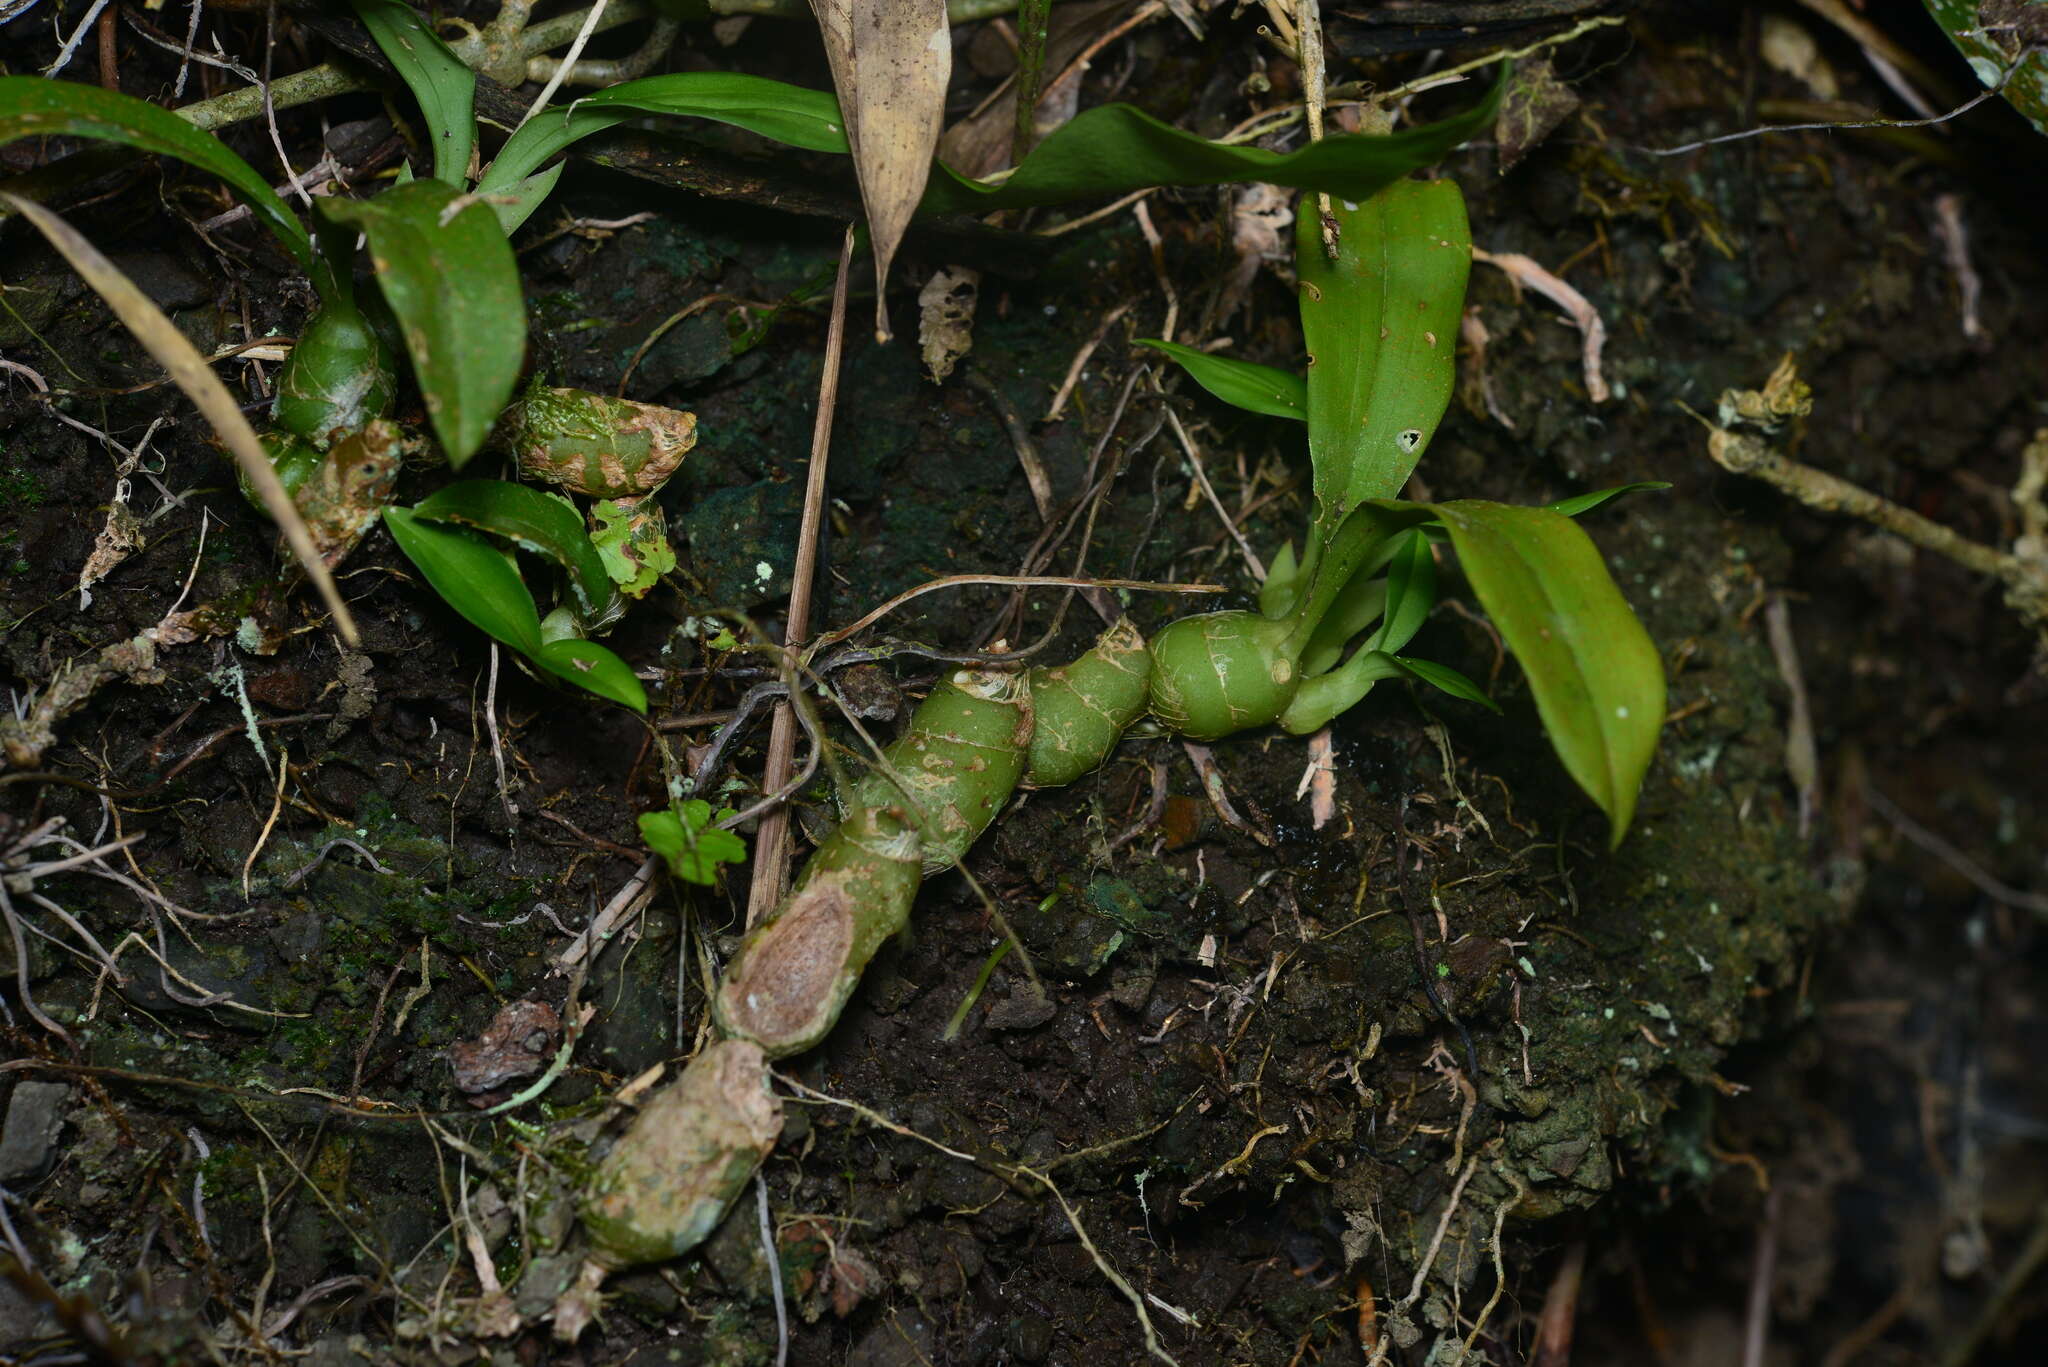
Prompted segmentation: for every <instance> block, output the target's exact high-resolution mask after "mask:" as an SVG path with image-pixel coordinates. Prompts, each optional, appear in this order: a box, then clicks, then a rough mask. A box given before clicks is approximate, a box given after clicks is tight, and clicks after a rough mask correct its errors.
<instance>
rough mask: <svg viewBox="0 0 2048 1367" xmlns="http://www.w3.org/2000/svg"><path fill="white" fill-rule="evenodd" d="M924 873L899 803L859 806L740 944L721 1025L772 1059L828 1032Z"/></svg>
mask: <svg viewBox="0 0 2048 1367" xmlns="http://www.w3.org/2000/svg"><path fill="white" fill-rule="evenodd" d="M923 881H924V858H923V842H922V841H920V840H919V839H918V836H917V832H916V830H915V829H913V828H912V826H911V825H910V822H909V819H908V816H907V814H906V813H905V812H904V810H903V808H902V807H900V806H896V807H856V808H855V809H854V810H853V811H852V812H850V813H849V814H848V815H847V818H846V820H845V821H844V822H842V823H841V824H840V827H839V829H838V830H837V831H835V832H833V834H832V835H831V836H830V837H829V838H828V839H827V840H826V841H825V843H824V844H823V845H820V846H819V847H818V849H817V852H816V853H815V854H813V855H812V856H811V859H810V862H809V863H807V864H806V865H805V866H804V874H803V877H802V879H801V880H799V882H798V884H797V887H796V890H795V891H794V892H793V893H791V895H790V896H789V897H787V898H786V899H784V901H783V903H782V906H781V907H780V908H779V909H778V910H777V911H776V913H775V915H774V916H773V917H772V918H770V919H768V920H766V921H763V922H762V923H761V924H760V925H758V926H756V927H754V929H753V930H752V931H750V932H749V933H748V935H747V938H746V940H745V942H744V943H742V944H741V946H740V952H739V954H738V955H737V956H736V957H735V958H734V960H733V963H732V966H731V967H730V968H729V969H728V970H727V972H726V975H725V981H724V983H723V984H721V985H720V987H719V991H718V996H717V998H716V999H715V1000H714V1001H713V1003H712V1009H713V1013H714V1015H715V1016H716V1018H717V1021H718V1027H719V1029H721V1030H723V1031H724V1032H725V1033H726V1034H728V1035H731V1036H734V1037H736V1038H739V1039H743V1040H748V1041H750V1042H752V1043H754V1044H756V1045H758V1046H760V1048H761V1049H762V1050H763V1051H764V1052H765V1053H766V1054H767V1055H768V1057H770V1058H784V1057H786V1056H788V1055H790V1054H800V1053H802V1052H803V1051H804V1050H806V1049H808V1048H810V1047H811V1046H812V1045H814V1044H816V1043H817V1042H818V1041H819V1040H821V1039H823V1038H824V1037H825V1033H826V1032H827V1031H828V1030H830V1029H831V1028H832V1023H833V1022H834V1021H836V1020H838V1019H839V1013H840V1011H841V1010H843V1009H844V1008H845V1006H846V999H847V998H848V997H850V996H852V995H853V989H854V987H855V986H856V985H857V984H858V983H859V982H860V975H861V974H862V972H863V971H865V970H866V968H867V966H868V961H869V960H870V959H872V958H874V956H875V951H876V950H878V949H880V948H881V947H882V945H883V943H884V942H886V941H887V940H888V938H889V937H890V936H891V935H894V934H895V933H896V932H897V931H899V930H901V929H903V926H904V923H905V922H906V921H908V920H909V919H910V907H911V904H912V903H913V902H915V901H916V900H917V889H918V886H919V885H920V884H921V883H922V882H923Z"/></svg>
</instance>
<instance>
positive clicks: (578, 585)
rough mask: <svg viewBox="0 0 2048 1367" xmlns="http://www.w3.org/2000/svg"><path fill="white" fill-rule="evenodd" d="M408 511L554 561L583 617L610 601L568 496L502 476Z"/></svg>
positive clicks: (467, 483)
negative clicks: (562, 496) (566, 578)
mask: <svg viewBox="0 0 2048 1367" xmlns="http://www.w3.org/2000/svg"><path fill="white" fill-rule="evenodd" d="M412 515H413V516H414V517H417V518H425V519H426V520H427V521H429V522H454V523H458V524H460V525H461V526H464V527H473V528H475V529H476V530H478V531H480V532H489V533H490V534H491V535H493V536H501V537H504V538H505V539H506V540H507V541H510V542H512V543H514V544H515V545H517V546H518V547H519V548H520V549H522V550H528V551H532V552H533V553H534V554H536V555H541V556H545V557H546V558H547V559H549V560H552V561H553V562H554V563H555V564H556V565H557V566H559V567H560V568H561V570H562V571H563V572H564V573H565V574H567V575H568V577H569V587H570V588H571V589H572V590H574V592H575V594H576V601H577V604H578V606H579V607H581V608H582V610H583V614H584V616H586V617H593V616H596V615H597V614H599V613H600V612H602V611H603V610H604V608H605V607H606V606H607V605H608V604H609V603H610V602H611V599H612V579H611V575H610V574H608V573H606V571H605V566H604V558H603V557H602V556H600V555H599V554H598V552H597V547H595V546H593V545H591V544H590V536H589V534H588V533H587V532H586V531H585V530H584V527H583V518H582V517H581V516H580V515H578V513H577V512H576V509H575V507H574V506H573V505H571V504H570V503H569V502H568V500H566V499H562V498H557V497H556V496H555V495H553V494H544V493H542V492H541V491H540V490H538V489H534V488H531V487H529V486H527V485H524V484H513V483H511V482H509V481H507V480H502V479H464V480H457V481H456V482H455V483H453V484H450V485H448V486H447V487H446V488H443V489H440V490H438V491H436V492H435V493H433V494H431V495H429V496H428V497H427V498H426V499H425V500H424V501H423V502H420V503H418V504H415V505H414V507H413V509H412Z"/></svg>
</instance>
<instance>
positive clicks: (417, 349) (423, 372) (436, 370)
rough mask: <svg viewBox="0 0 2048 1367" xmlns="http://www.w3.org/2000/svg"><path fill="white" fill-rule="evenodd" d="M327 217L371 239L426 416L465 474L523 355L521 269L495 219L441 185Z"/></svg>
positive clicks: (333, 204)
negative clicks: (464, 467) (463, 465)
mask: <svg viewBox="0 0 2048 1367" xmlns="http://www.w3.org/2000/svg"><path fill="white" fill-rule="evenodd" d="M320 212H321V213H323V214H325V215H327V216H328V217H329V218H332V219H334V220H336V221H337V222H341V223H346V224H348V225H350V226H351V227H355V228H359V229H361V230H362V232H363V234H364V235H365V236H366V237H367V238H368V239H369V242H370V262H371V264H372V265H373V266H374V267H375V268H376V271H377V285H378V287H379V288H380V289H382V290H383V291H384V298H385V300H386V301H387V302H389V303H390V305H391V311H392V313H394V314H395V315H397V317H398V326H399V333H400V335H401V336H403V337H404V339H405V349H406V353H407V354H408V355H409V356H411V358H412V366H413V372H414V374H415V375H417V376H418V377H419V382H420V392H421V394H422V395H423V396H424V397H425V399H426V405H427V417H428V418H429V419H430V420H431V421H432V422H433V424H434V433H435V435H436V436H438V437H440V439H441V445H442V447H443V449H444V450H445V451H446V453H447V456H448V463H449V464H450V465H452V466H454V467H456V468H457V469H460V468H461V467H462V464H463V462H465V461H467V460H468V459H469V458H470V456H472V455H474V454H475V452H476V449H477V447H479V446H481V445H483V440H484V438H485V437H486V436H488V435H489V434H490V430H491V425H492V424H493V423H495V422H496V421H497V420H498V414H499V413H500V412H501V411H502V410H503V409H504V407H505V404H506V403H507V401H509V400H510V399H511V397H512V387H513V385H514V384H515V383H516V382H517V381H518V379H519V363H520V361H521V359H522V358H523V357H524V356H525V354H526V303H525V299H524V298H523V296H522V295H521V293H520V289H519V266H518V263H517V262H516V261H514V260H513V257H512V247H511V244H510V243H508V242H506V240H505V233H504V230H503V229H502V228H500V227H499V226H498V217H497V215H496V214H494V213H492V212H491V209H490V206H489V205H487V204H485V203H484V202H483V201H482V200H480V199H478V198H477V197H476V196H475V195H465V194H462V193H461V192H460V191H458V190H456V189H455V188H454V187H453V186H449V185H443V184H442V183H441V182H439V181H437V180H419V181H413V182H412V183H410V184H408V185H400V186H397V187H395V188H393V189H390V190H387V191H385V192H384V193H383V194H381V195H378V196H377V197H376V198H375V199H360V200H336V199H323V200H321V201H320Z"/></svg>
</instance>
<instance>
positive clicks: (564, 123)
mask: <svg viewBox="0 0 2048 1367" xmlns="http://www.w3.org/2000/svg"><path fill="white" fill-rule="evenodd" d="M647 114H656V115H667V116H669V117H671V118H693V119H709V120H711V121H713V122H715V123H726V124H731V125H733V126H734V127H736V128H744V129H746V130H747V131H748V132H750V133H759V134H760V135H761V136H762V137H766V138H773V139H775V140H776V141H777V142H781V143H786V144H788V145H789V146H791V147H801V148H804V149H806V150H808V151H812V152H836V153H839V154H841V155H844V154H845V152H846V150H847V147H846V124H845V121H844V120H842V119H841V118H840V117H839V102H838V101H837V100H835V99H833V98H832V92H830V91H829V90H806V89H804V88H803V87H802V86H794V85H788V84H785V83H784V82H781V81H771V80H767V79H765V78H764V77H760V76H747V75H742V74H741V73H739V72H731V71H687V72H678V73H675V74H672V75H667V76H647V77H643V78H642V79H640V80H637V81H624V82H621V83H620V84H618V85H614V86H608V87H606V88H605V89H603V90H600V91H598V92H597V93H596V94H595V95H587V96H585V97H584V98H582V99H580V100H578V101H576V102H575V103H574V104H573V105H570V106H568V107H566V108H564V109H544V110H542V111H541V112H540V113H538V114H536V115H534V116H533V117H532V118H530V119H528V120H527V121H526V122H525V123H523V124H521V125H520V127H519V131H518V132H516V133H514V134H513V135H512V136H511V137H509V138H507V139H506V140H505V145H504V147H503V148H501V149H500V150H499V152H498V156H497V159H496V160H495V161H493V162H492V163H491V165H490V169H488V170H487V171H485V172H484V175H483V179H482V180H480V181H478V182H477V187H476V188H477V193H479V194H503V193H505V192H507V191H508V190H510V189H511V188H512V187H513V186H515V185H517V184H519V183H520V182H521V181H523V180H525V179H526V178H527V177H528V176H531V175H532V174H533V173H534V172H535V171H536V170H538V169H539V168H540V167H541V166H542V165H543V164H544V163H545V162H546V161H547V159H548V158H549V157H552V156H554V155H555V154H556V153H557V152H560V151H561V150H562V149H564V148H565V147H568V146H569V145H570V144H571V143H574V142H576V141H577V140H578V139H580V138H587V137H590V136H591V135H592V134H594V133H602V132H603V131H605V130H606V129H607V128H616V127H617V126H618V125H620V124H622V123H625V122H627V121H628V120H630V119H637V118H640V117H641V116H643V115H647Z"/></svg>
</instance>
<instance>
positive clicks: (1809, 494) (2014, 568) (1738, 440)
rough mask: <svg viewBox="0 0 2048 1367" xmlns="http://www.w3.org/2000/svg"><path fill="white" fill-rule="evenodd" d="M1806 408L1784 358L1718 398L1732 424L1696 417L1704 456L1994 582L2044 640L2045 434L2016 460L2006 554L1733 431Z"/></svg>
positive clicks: (2047, 541)
mask: <svg viewBox="0 0 2048 1367" xmlns="http://www.w3.org/2000/svg"><path fill="white" fill-rule="evenodd" d="M1811 406H1812V405H1811V402H1810V400H1809V399H1808V397H1807V395H1806V387H1805V385H1804V384H1802V383H1800V381H1799V378H1798V374H1797V372H1796V370H1794V369H1793V367H1792V360H1791V357H1789V356H1787V357H1786V358H1785V360H1784V361H1782V362H1780V363H1779V366H1778V369H1777V371H1776V372H1775V373H1774V374H1773V375H1772V376H1771V379H1770V381H1769V382H1768V383H1767V384H1766V385H1765V387H1764V388H1763V389H1762V390H1733V389H1731V390H1729V391H1727V392H1726V393H1724V394H1723V395H1722V396H1721V411H1722V415H1723V423H1726V424H1731V425H1717V424H1715V423H1713V422H1710V421H1708V420H1706V419H1704V418H1702V419H1701V421H1702V422H1704V423H1706V426H1707V429H1708V431H1709V433H1710V434H1711V435H1709V436H1708V438H1707V454H1708V455H1710V456H1712V457H1713V459H1714V463H1715V464H1717V465H1719V466H1720V467H1721V468H1722V469H1724V470H1727V471H1729V472H1730V473H1731V474H1738V475H1747V476H1749V477H1750V478H1751V479H1759V480H1762V481H1763V482H1764V483H1766V484H1769V485H1771V486H1772V487H1774V488H1776V489H1779V490H1782V491H1783V492H1785V493H1787V494H1790V495H1791V496H1792V497H1793V498H1796V499H1798V500H1799V501H1800V502H1801V503H1804V504H1805V505H1806V506H1807V507H1809V508H1812V509H1814V510H1815V511H1817V512H1823V513H1838V514H1846V515H1848V516H1850V517H1854V518H1859V519H1861V520H1862V521H1864V522H1868V523H1869V524H1870V525H1871V526H1873V527H1876V528H1878V529H1880V530H1882V531H1887V532H1890V533H1891V534H1892V535H1894V536H1898V537H1902V538H1904V539H1905V540H1907V541H1910V542H1912V543H1913V544H1914V545H1915V546H1918V547H1920V548H1921V549H1922V550H1928V551H1933V552H1934V553H1935V554H1937V555H1942V556H1946V557H1948V558H1949V559H1950V560H1953V561H1955V562H1956V563H1957V564H1958V565H1961V566H1963V567H1964V568H1965V569H1968V570H1973V571H1975V572H1976V573H1978V574H1982V575H1986V576H1989V577H1990V578H1993V579H1996V580H1998V581H1999V583H2001V584H2002V585H2004V587H2005V601H2006V604H2007V606H2009V607H2011V608H2012V610H2013V611H2014V612H2017V613H2018V614H2019V615H2020V617H2021V619H2022V620H2024V621H2025V622H2026V623H2027V625H2028V626H2030V627H2032V628H2033V629H2034V630H2035V631H2037V632H2041V633H2042V634H2043V637H2044V640H2048V511H2044V508H2043V504H2042V490H2043V487H2044V485H2048V428H2042V429H2041V430H2040V431H2038V432H2036V433H2035V434H2034V439H2033V441H2032V442H2031V443H2029V444H2028V446H2027V448H2026V450H2025V451H2024V452H2023V453H2022V454H2021V457H2020V478H2019V481H2018V482H2017V483H2016V484H2015V485H2014V487H2013V503H2014V504H2015V506H2016V507H2017V508H2018V510H2019V514H2020V525H2021V527H2022V529H2023V530H2022V535H2021V536H2020V538H2019V540H2018V541H2016V542H2015V543H2014V546H2013V549H2012V550H2011V551H2001V550H1997V549H1995V548H1993V547H1990V546H1986V545H1984V544H1983V543H1982V542H1978V541H1972V540H1970V538H1968V537H1966V536H1963V535H1962V534H1961V533H1959V532H1956V531H1954V530H1952V529H1950V528H1948V527H1944V526H1942V525H1941V524H1940V523H1939V522H1935V521H1933V520H1932V519H1931V518H1926V517H1922V516H1921V515H1920V514H1919V513H1916V512H1914V511H1913V510H1912V509H1910V508H1906V507H1902V506H1901V505H1899V504H1897V503H1894V502H1892V501H1891V500H1890V499H1888V498H1885V497H1883V496H1882V495H1880V494H1874V493H1872V492H1871V491H1870V490H1868V489H1865V488H1863V487H1862V486H1861V485H1859V484H1853V483H1851V482H1850V481H1848V480H1846V479H1843V478H1842V477H1841V476H1839V475H1831V474H1829V473H1828V472H1827V471H1825V470H1820V469H1816V468H1814V467H1813V466H1811V465H1805V464H1802V463H1801V462H1799V461H1796V460H1792V459H1790V458H1789V457H1787V456H1783V455H1780V454H1779V453H1778V452H1777V451H1776V450H1774V449H1773V448H1772V447H1771V445H1770V444H1769V443H1768V442H1766V441H1765V440H1764V439H1763V438H1761V437H1758V436H1754V435H1751V434H1749V433H1746V432H1739V431H1736V430H1733V427H1732V423H1733V422H1735V421H1737V420H1741V421H1748V422H1752V423H1754V424H1756V425H1758V426H1762V427H1764V428H1765V429H1766V430H1768V429H1769V427H1771V426H1775V425H1776V423H1777V422H1778V421H1779V420H1781V419H1783V418H1787V417H1798V416H1803V415H1804V414H1805V413H1806V412H1807V411H1808V410H1809V409H1810V408H1811ZM1695 416H1697V415H1695Z"/></svg>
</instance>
